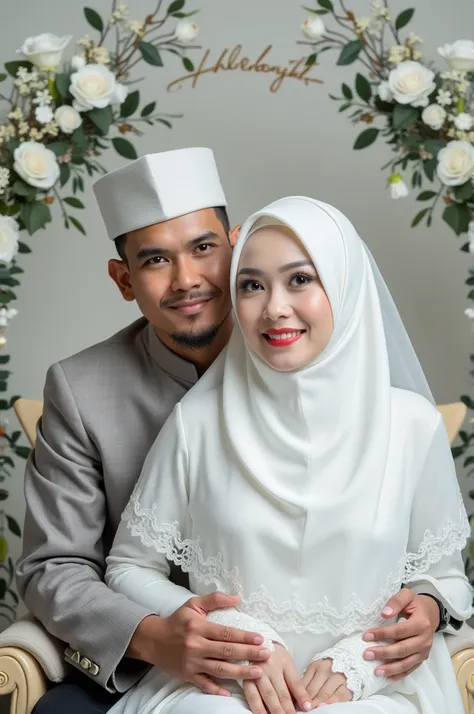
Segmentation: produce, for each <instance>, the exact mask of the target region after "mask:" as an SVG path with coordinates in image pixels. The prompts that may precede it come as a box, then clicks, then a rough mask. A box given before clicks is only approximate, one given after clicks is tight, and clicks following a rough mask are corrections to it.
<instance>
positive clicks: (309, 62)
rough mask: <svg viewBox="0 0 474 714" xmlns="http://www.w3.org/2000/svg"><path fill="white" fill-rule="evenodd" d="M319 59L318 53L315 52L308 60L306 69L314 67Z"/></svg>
mask: <svg viewBox="0 0 474 714" xmlns="http://www.w3.org/2000/svg"><path fill="white" fill-rule="evenodd" d="M317 59H318V55H317V54H316V52H313V54H312V55H310V56H309V57H308V59H307V60H306V67H312V65H313V64H316V60H317Z"/></svg>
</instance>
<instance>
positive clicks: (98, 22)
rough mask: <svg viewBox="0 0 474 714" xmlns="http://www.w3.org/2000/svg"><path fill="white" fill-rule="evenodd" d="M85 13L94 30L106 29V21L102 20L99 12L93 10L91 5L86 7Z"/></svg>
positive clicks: (101, 30)
mask: <svg viewBox="0 0 474 714" xmlns="http://www.w3.org/2000/svg"><path fill="white" fill-rule="evenodd" d="M84 15H85V17H86V20H87V22H88V23H89V25H90V26H91V27H93V28H94V30H97V31H98V32H103V31H104V21H103V20H102V18H101V16H100V15H99V13H98V12H96V11H95V10H93V9H92V8H91V7H85V8H84Z"/></svg>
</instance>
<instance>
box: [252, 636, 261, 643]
mask: <svg viewBox="0 0 474 714" xmlns="http://www.w3.org/2000/svg"><path fill="white" fill-rule="evenodd" d="M253 643H254V645H263V637H262V636H261V635H257V636H256V637H254V638H253Z"/></svg>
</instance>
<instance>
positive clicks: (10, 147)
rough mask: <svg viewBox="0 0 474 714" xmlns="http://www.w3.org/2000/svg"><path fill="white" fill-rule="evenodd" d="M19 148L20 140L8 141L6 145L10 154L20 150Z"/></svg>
mask: <svg viewBox="0 0 474 714" xmlns="http://www.w3.org/2000/svg"><path fill="white" fill-rule="evenodd" d="M19 146H20V142H19V141H18V139H8V140H7V141H6V142H5V143H4V147H5V149H6V150H7V151H9V152H10V154H13V152H14V151H15V149H18V147H19Z"/></svg>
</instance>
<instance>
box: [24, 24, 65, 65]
mask: <svg viewBox="0 0 474 714" xmlns="http://www.w3.org/2000/svg"><path fill="white" fill-rule="evenodd" d="M71 39H72V35H65V36H64V37H58V35H53V34H51V33H50V32H44V33H43V34H41V35H36V36H35V37H28V38H27V39H26V40H25V41H24V43H23V46H22V47H21V48H20V49H19V50H17V51H18V52H20V53H21V54H23V55H24V56H25V57H26V59H27V60H29V61H30V62H32V63H33V64H34V65H35V67H38V68H39V69H42V70H52V69H56V67H57V66H58V65H59V63H60V62H61V58H62V56H63V52H64V50H65V48H66V45H67V44H68V43H69V42H70V40H71Z"/></svg>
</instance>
